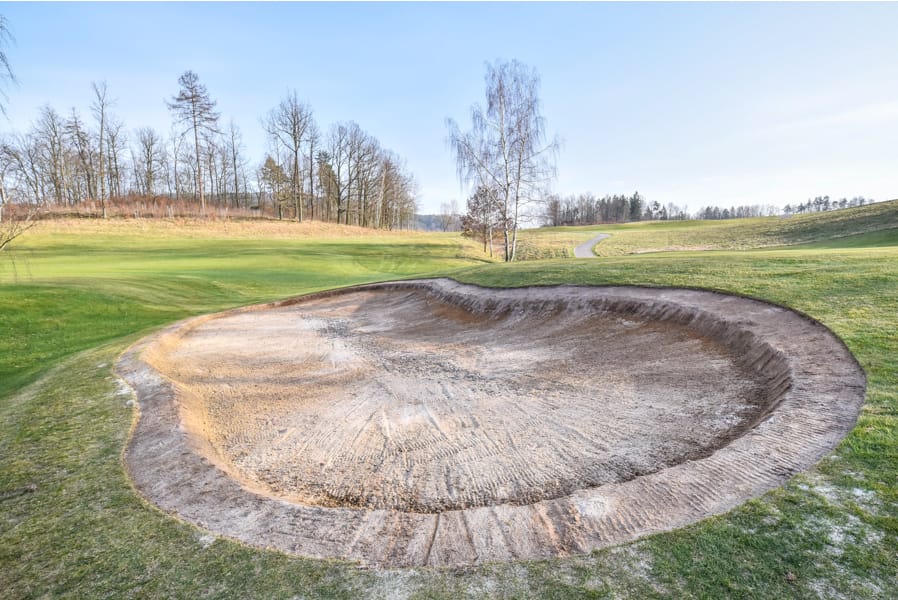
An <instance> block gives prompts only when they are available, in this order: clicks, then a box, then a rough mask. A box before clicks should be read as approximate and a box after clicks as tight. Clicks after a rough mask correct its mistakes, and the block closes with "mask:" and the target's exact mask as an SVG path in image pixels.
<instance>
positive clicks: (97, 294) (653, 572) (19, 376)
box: [0, 211, 898, 598]
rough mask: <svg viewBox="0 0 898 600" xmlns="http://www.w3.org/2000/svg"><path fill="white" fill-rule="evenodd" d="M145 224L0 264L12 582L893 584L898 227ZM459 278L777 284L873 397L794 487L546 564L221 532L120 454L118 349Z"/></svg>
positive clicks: (374, 586) (741, 591)
mask: <svg viewBox="0 0 898 600" xmlns="http://www.w3.org/2000/svg"><path fill="white" fill-rule="evenodd" d="M849 212H850V211H849ZM132 225H133V224H132ZM715 225H716V224H715ZM140 227H141V228H143V230H140V229H133V228H129V226H128V224H121V223H116V224H113V225H111V226H110V227H109V228H106V227H104V226H103V225H102V224H99V225H98V224H96V223H89V224H86V225H79V224H65V225H64V226H63V225H51V226H49V227H42V229H43V231H37V232H35V233H34V234H33V235H30V236H29V238H28V239H27V240H26V241H27V244H23V247H22V248H21V250H20V252H19V253H18V254H17V258H16V263H15V264H16V269H15V272H16V273H17V274H18V275H17V279H16V278H14V277H13V269H12V265H11V264H10V263H2V264H3V266H2V271H0V282H2V283H0V322H2V327H3V329H2V331H4V332H7V334H6V335H4V336H2V338H0V459H2V460H0V597H4V598H5V597H9V598H26V597H46V596H51V597H77V598H85V597H89V598H94V597H115V598H118V597H172V598H194V597H197V598H199V597H215V598H219V597H220V598H249V597H253V598H294V597H301V598H313V597H327V598H331V597H333V598H357V597H422V598H456V597H549V598H583V597H594V598H601V597H622V596H627V597H637V598H643V597H645V598H667V597H697V598H721V597H736V598H738V597H742V598H780V597H800V598H817V597H824V598H838V597H845V598H865V597H867V598H891V597H898V556H896V552H895V550H894V549H895V548H896V547H898V336H896V334H895V332H896V331H898V236H896V235H895V231H894V230H892V231H886V230H881V231H874V232H873V233H869V231H871V230H870V229H867V230H865V231H868V233H862V232H857V233H861V235H857V236H851V237H846V236H848V235H849V234H845V235H840V236H838V239H835V238H836V237H837V236H833V235H828V236H827V235H822V236H821V237H824V238H826V239H829V240H830V241H824V242H817V243H815V244H814V245H812V246H795V247H791V248H775V249H765V250H753V251H750V252H734V251H715V252H678V253H664V254H651V255H639V256H621V257H614V258H606V259H597V260H573V259H571V260H551V261H534V262H526V263H519V264H512V265H502V264H483V263H480V264H478V261H480V260H481V254H480V253H479V252H478V251H477V248H476V245H470V244H468V243H466V242H464V241H463V240H460V239H459V238H458V237H456V236H448V235H411V234H389V235H374V236H370V237H369V236H362V235H353V234H351V233H350V234H349V235H344V233H343V232H342V231H340V232H334V233H329V232H328V231H325V230H317V231H314V232H313V231H306V232H303V231H301V230H299V229H293V230H290V229H289V228H288V229H284V230H281V229H277V231H275V232H274V233H269V234H265V233H264V232H257V234H254V235H253V236H247V235H244V233H245V232H242V231H241V232H239V233H234V232H223V231H222V226H220V225H211V226H208V227H206V226H205V225H203V224H199V225H196V224H185V225H184V228H185V229H184V230H183V231H179V230H178V228H177V227H175V228H171V227H170V226H169V225H163V224H160V225H158V226H157V227H155V228H154V226H153V225H152V224H146V223H144V224H141V225H140ZM643 227H647V226H643ZM681 227H683V226H681ZM704 227H705V225H704V224H702V223H693V229H696V230H701V229H702V228H704ZM852 227H853V226H852ZM852 227H848V229H850V230H852ZM146 228H149V229H150V231H149V232H148V231H147V230H146ZM843 229H844V228H842V227H840V230H843ZM85 231H86V232H87V233H85ZM830 233H831V232H830ZM556 235H558V236H563V235H567V233H566V232H564V231H562V232H557V233H556ZM578 235H579V234H578ZM582 235H583V236H584V237H583V239H589V237H591V236H592V235H593V234H592V233H591V231H585V232H584V233H583V234H582ZM752 235H754V234H752ZM257 236H258V237H257ZM616 237H620V238H623V237H625V236H624V235H623V233H621V234H620V235H619V236H616ZM580 241H582V240H580ZM608 241H610V240H606V241H605V242H603V243H602V244H605V243H607V242H608ZM649 242H650V243H651V244H655V243H656V242H657V238H656V239H654V240H651V239H650V240H649ZM600 246H601V244H600ZM652 248H656V246H653V245H649V246H646V248H645V249H652ZM445 274H448V275H452V276H454V277H455V278H457V279H459V280H462V281H468V282H472V283H479V284H483V285H494V286H519V285H548V284H554V283H580V284H609V283H613V284H640V285H676V286H690V287H707V288H713V289H720V290H726V291H732V292H738V293H744V294H749V295H752V296H758V297H763V298H766V299H769V300H773V301H775V302H779V303H782V304H785V305H788V306H791V307H794V308H796V309H798V310H801V311H804V312H806V313H808V314H810V315H812V316H814V317H815V318H817V319H819V320H821V321H822V322H823V323H824V324H826V325H827V326H829V327H830V328H831V329H833V331H835V332H836V333H837V334H838V335H839V336H841V337H842V339H844V340H845V342H846V343H847V344H848V346H849V347H850V348H851V350H852V351H853V352H854V353H855V355H856V356H857V357H858V359H859V360H860V362H861V364H862V365H863V367H864V369H865V370H866V372H867V375H868V379H869V381H868V394H867V403H866V405H865V407H864V409H863V413H862V415H861V418H860V420H859V423H858V425H857V427H856V428H855V429H854V430H853V431H852V433H851V434H850V435H849V436H848V437H847V438H846V440H845V441H843V442H842V444H841V445H840V446H839V447H838V449H837V450H836V451H835V452H834V453H833V454H832V455H831V456H830V457H828V458H827V459H824V460H823V461H822V462H821V463H820V464H819V465H818V466H817V467H816V468H815V469H813V470H812V471H811V472H809V473H807V474H803V475H800V476H798V477H796V478H794V479H793V480H791V481H790V482H789V483H788V484H787V485H786V486H784V487H783V488H781V489H778V490H775V491H773V492H771V493H768V494H766V495H764V496H763V497H761V498H759V499H757V500H753V501H750V502H748V503H747V504H745V505H743V506H741V507H739V508H737V509H736V510H734V511H732V512H730V513H728V514H726V515H722V516H719V517H715V518H712V519H708V520H706V521H703V522H701V523H698V524H695V525H693V526H690V527H687V528H685V529H681V530H678V531H675V532H671V533H664V534H659V535H656V536H652V537H650V538H647V539H643V540H641V541H638V542H635V543H632V544H627V545H623V546H619V547H616V548H611V549H607V550H602V551H597V552H593V553H592V554H590V555H588V556H580V557H568V558H562V559H554V560H548V561H538V562H530V563H518V564H496V565H488V566H484V567H480V568H476V569H464V570H430V569H413V570H404V571H385V572H376V571H366V570H359V569H357V568H355V567H354V566H352V565H348V564H344V563H341V562H339V561H319V560H310V559H301V558H294V557H288V556H285V555H282V554H280V553H276V552H269V551H263V550H256V549H252V548H247V547H244V546H242V545H240V544H237V543H234V542H231V541H228V540H225V539H220V538H216V537H215V536H213V535H211V534H209V533H208V532H205V531H203V530H201V529H198V528H196V527H194V526H192V525H188V524H184V523H181V522H179V521H178V520H176V519H174V518H172V517H169V516H167V515H164V514H162V513H160V512H159V511H157V510H156V509H154V508H153V507H151V506H149V505H147V504H146V503H144V502H143V501H142V500H141V499H140V497H139V496H138V495H137V494H136V493H135V492H134V490H133V489H132V488H131V486H130V485H129V483H128V479H127V477H126V475H125V473H124V470H123V466H122V462H121V453H122V449H123V447H124V444H125V442H126V439H127V436H128V431H129V428H130V426H131V422H132V419H133V418H134V409H133V407H132V406H131V405H130V403H131V396H130V394H129V393H128V392H127V390H123V389H122V388H121V387H120V385H119V384H118V383H117V381H116V379H115V378H114V377H113V375H112V372H111V365H112V363H113V362H114V360H115V358H116V357H117V356H118V354H119V353H120V352H121V351H122V350H123V349H124V348H125V347H127V346H128V345H129V344H130V343H131V342H133V341H134V340H136V339H138V338H139V337H140V336H141V335H143V334H145V333H147V332H149V331H152V330H154V329H156V328H158V327H160V326H162V325H163V324H165V323H169V322H171V321H173V320H176V319H179V318H182V317H185V316H187V315H190V314H198V313H202V312H208V311H212V310H219V309H222V308H225V307H229V306H236V305H241V304H247V303H251V302H257V301H262V300H268V299H272V298H277V297H284V296H288V295H291V294H297V293H302V292H306V291H313V290H317V289H322V288H328V287H336V286H341V285H349V284H353V283H359V282H362V281H374V280H379V279H391V278H397V277H410V276H419V275H445ZM596 378H597V381H598V382H600V381H601V373H600V372H599V373H597V374H596Z"/></svg>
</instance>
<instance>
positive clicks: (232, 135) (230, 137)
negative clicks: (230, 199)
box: [225, 120, 246, 208]
mask: <svg viewBox="0 0 898 600" xmlns="http://www.w3.org/2000/svg"><path fill="white" fill-rule="evenodd" d="M225 142H226V144H227V155H228V160H229V165H228V166H229V168H230V169H231V176H232V177H233V180H234V205H235V206H237V207H238V208H239V207H240V179H241V175H243V177H244V178H245V170H246V163H245V161H244V159H243V136H242V135H241V134H240V128H239V127H237V124H236V123H234V121H233V120H231V122H230V123H229V124H228V131H227V138H226V140H225ZM245 191H246V186H245V185H244V192H245Z"/></svg>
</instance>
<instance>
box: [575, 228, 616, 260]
mask: <svg viewBox="0 0 898 600" xmlns="http://www.w3.org/2000/svg"><path fill="white" fill-rule="evenodd" d="M610 235H611V234H610V233H600V234H599V235H597V236H596V237H594V238H592V239H591V240H589V241H588V242H583V243H582V244H580V245H579V246H577V247H576V248H574V256H576V257H577V258H597V257H596V255H595V253H594V252H593V251H592V248H593V246H595V245H596V244H598V243H599V242H601V241H602V240H604V239H605V238H606V237H609V236H610Z"/></svg>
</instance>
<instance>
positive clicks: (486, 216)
mask: <svg viewBox="0 0 898 600" xmlns="http://www.w3.org/2000/svg"><path fill="white" fill-rule="evenodd" d="M467 204H468V206H467V212H466V213H465V215H464V216H463V217H462V219H461V228H462V235H466V236H471V237H479V238H480V239H481V241H483V251H484V252H487V251H489V253H490V256H492V255H493V231H494V230H495V229H496V228H497V227H498V226H499V224H500V222H501V220H502V218H501V214H502V203H501V202H500V200H499V195H498V194H497V193H496V190H495V189H494V188H491V187H489V186H486V185H481V186H478V188H477V191H475V192H474V193H473V194H472V195H471V196H470V197H469V198H468V203H467Z"/></svg>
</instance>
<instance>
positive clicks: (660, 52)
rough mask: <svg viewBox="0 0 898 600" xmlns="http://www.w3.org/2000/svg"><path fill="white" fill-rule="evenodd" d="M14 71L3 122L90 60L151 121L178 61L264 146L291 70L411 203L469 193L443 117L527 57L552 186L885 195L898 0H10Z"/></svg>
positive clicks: (258, 148) (897, 113)
mask: <svg viewBox="0 0 898 600" xmlns="http://www.w3.org/2000/svg"><path fill="white" fill-rule="evenodd" d="M0 14H2V15H4V16H5V17H6V18H7V20H8V21H9V27H10V30H11V32H12V34H13V35H14V37H15V43H14V44H13V45H12V46H11V47H9V48H8V52H7V54H8V57H9V60H10V62H11V64H12V67H13V70H14V72H15V74H16V75H17V77H18V79H19V85H18V86H16V87H14V88H11V89H9V90H8V94H9V105H8V119H7V120H6V122H5V123H4V122H2V121H0V129H4V130H7V131H9V130H13V131H24V130H26V129H27V128H28V127H29V125H30V123H31V122H32V121H33V120H34V119H35V118H36V116H37V112H38V108H39V107H40V106H42V105H44V104H48V103H49V104H50V105H51V106H53V107H54V108H55V109H56V110H57V111H59V112H60V113H67V112H68V111H70V109H71V108H72V107H75V108H78V109H79V111H81V113H82V116H84V117H86V118H87V117H88V110H87V109H88V105H89V103H90V99H91V88H90V83H91V81H102V80H105V81H106V82H107V84H108V86H109V93H110V96H111V97H113V98H116V99H117V104H116V106H115V107H114V112H115V113H116V114H117V115H118V116H119V117H120V118H122V119H123V120H124V122H125V125H126V127H127V128H128V129H129V130H135V129H137V128H139V127H153V128H155V129H157V130H159V131H160V132H162V133H166V132H167V131H168V130H169V128H170V125H171V115H170V113H169V111H168V110H167V109H166V107H165V104H164V100H165V99H167V98H170V97H171V96H172V95H174V94H175V93H176V92H177V89H178V84H177V79H178V76H179V75H180V74H181V73H183V72H184V71H185V70H188V69H192V70H194V71H196V72H197V73H198V74H199V76H200V81H201V82H203V83H204V84H205V85H206V86H207V88H208V90H209V92H210V94H211V95H212V97H213V98H214V99H215V100H217V101H218V108H219V109H220V111H221V113H222V117H223V121H224V122H225V123H227V121H228V120H229V119H234V121H235V122H236V123H237V125H238V126H239V127H240V128H241V129H242V131H243V135H244V139H245V142H246V147H247V155H248V157H249V158H250V160H251V162H252V163H253V164H257V163H258V162H260V161H261V159H262V158H263V156H264V152H265V146H266V142H265V138H264V133H263V131H262V128H261V126H260V124H259V119H260V117H262V116H263V115H264V114H265V113H266V112H267V111H268V110H269V109H270V108H271V107H273V106H275V105H276V104H277V103H278V102H279V101H280V99H281V98H282V97H283V96H284V95H285V93H286V92H287V91H288V90H292V89H296V91H297V94H298V95H299V97H300V98H301V99H303V100H304V101H306V102H308V103H309V104H310V105H311V106H312V108H313V109H314V111H315V116H316V120H317V122H318V124H319V127H322V129H326V128H327V127H328V126H329V125H330V124H331V123H334V122H337V121H349V120H354V121H356V122H357V123H359V125H360V126H361V127H362V128H363V129H365V130H366V131H368V132H369V133H371V134H373V135H374V136H376V137H377V138H378V139H379V140H380V141H381V143H382V144H383V145H384V146H385V147H387V148H390V149H392V150H394V151H396V152H397V153H399V154H400V155H401V156H403V157H404V158H405V159H406V161H407V165H408V167H409V170H410V171H411V172H412V173H414V175H415V177H416V179H417V181H418V184H419V187H420V197H419V200H420V209H421V212H425V213H427V212H437V211H438V210H439V205H440V203H442V202H446V201H448V200H451V199H453V198H455V199H458V200H459V203H460V204H463V202H462V199H463V197H464V195H465V193H466V190H463V189H462V188H460V186H459V183H458V181H457V179H456V175H455V167H454V163H453V159H452V155H451V154H450V152H449V149H448V146H447V144H446V134H447V130H446V126H445V119H446V117H452V118H454V119H456V120H457V121H459V122H460V123H461V124H462V126H463V128H464V127H466V126H467V125H468V124H469V116H468V115H469V108H470V106H471V105H472V104H473V103H475V102H480V103H482V102H483V95H484V82H483V75H484V71H485V68H484V63H485V62H486V61H493V60H496V59H512V58H514V59H518V60H520V61H521V62H523V63H525V64H527V65H529V66H532V67H535V68H536V69H537V70H538V71H539V73H540V74H541V76H542V88H541V90H542V91H541V98H542V103H543V114H544V116H545V117H546V120H547V123H548V129H549V131H550V132H553V133H557V134H558V135H559V136H560V137H561V138H562V140H563V141H564V144H563V147H562V151H561V153H560V155H559V159H558V179H557V182H556V184H555V191H556V192H558V193H561V194H565V195H566V194H573V193H579V192H585V191H591V192H593V193H594V194H597V195H604V194H613V193H632V192H633V191H634V190H638V191H639V192H640V193H641V194H643V195H644V196H645V197H646V198H647V199H648V200H650V201H654V200H657V201H659V202H661V203H662V204H666V203H668V202H674V203H676V204H678V205H688V206H689V208H690V209H691V210H696V209H697V208H699V207H700V206H704V205H708V204H714V205H718V206H729V205H739V204H774V205H779V206H782V205H784V204H787V203H796V202H802V201H804V200H807V198H809V197H813V196H817V195H825V194H828V195H830V196H832V197H841V196H849V197H851V196H855V195H863V196H866V197H873V198H876V199H877V200H886V199H891V198H896V197H898V35H896V33H895V32H896V31H898V4H896V3H876V4H859V3H850V4H841V3H825V4H817V3H798V4H773V3H746V4H731V3H725V4H703V3H690V4H677V3H662V4H610V3H609V4H605V3H576V4H565V3H523V4H522V3H511V2H508V3H493V4H479V3H451V4H442V3H439V4H437V3H427V4H418V3H401V4H382V3H373V2H372V3H363V4H354V3H344V4H337V3H327V4H312V3H274V4H263V3H215V2H208V3H197V4H181V3H149V4H139V3H126V4H116V3H94V4H83V3H64V4H55V3H15V2H4V3H3V4H2V5H0Z"/></svg>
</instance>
